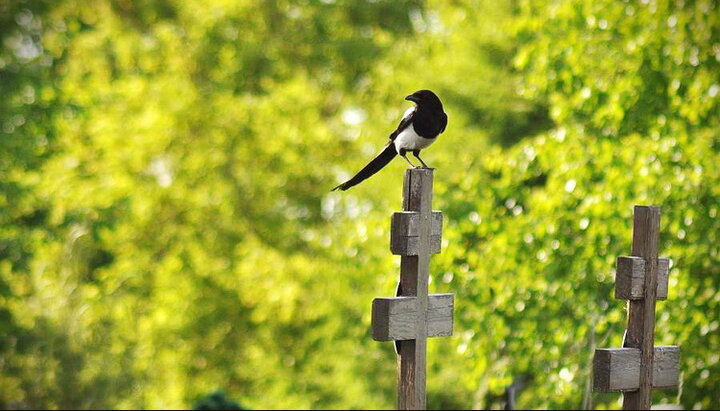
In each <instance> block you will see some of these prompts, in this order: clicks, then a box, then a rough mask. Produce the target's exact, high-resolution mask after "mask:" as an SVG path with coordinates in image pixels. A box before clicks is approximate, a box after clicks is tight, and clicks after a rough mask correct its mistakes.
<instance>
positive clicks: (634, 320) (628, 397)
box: [593, 206, 680, 410]
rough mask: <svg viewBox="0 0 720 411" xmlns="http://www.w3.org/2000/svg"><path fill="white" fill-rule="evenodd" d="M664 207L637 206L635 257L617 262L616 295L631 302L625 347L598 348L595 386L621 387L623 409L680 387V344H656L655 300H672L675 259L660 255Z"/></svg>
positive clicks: (639, 405) (640, 407)
mask: <svg viewBox="0 0 720 411" xmlns="http://www.w3.org/2000/svg"><path fill="white" fill-rule="evenodd" d="M659 239H660V207H657V206H635V214H634V219H633V245H632V256H631V257H620V258H618V261H617V274H616V281H615V297H616V298H619V299H626V300H628V326H627V330H626V332H625V338H624V339H623V347H622V348H598V349H596V350H595V357H594V358H593V371H594V378H593V389H594V390H595V391H622V392H623V409H625V410H649V409H650V406H651V400H652V389H654V388H656V389H662V388H676V387H677V386H678V379H679V363H680V348H679V347H677V346H659V347H655V346H654V344H655V305H656V300H658V299H665V298H667V290H668V272H669V265H670V262H669V260H668V259H667V258H658V243H659Z"/></svg>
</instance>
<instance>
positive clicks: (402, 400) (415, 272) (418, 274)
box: [398, 168, 433, 410]
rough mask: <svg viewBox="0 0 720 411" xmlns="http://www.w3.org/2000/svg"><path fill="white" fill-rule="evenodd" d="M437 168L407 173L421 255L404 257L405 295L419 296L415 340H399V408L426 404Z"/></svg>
mask: <svg viewBox="0 0 720 411" xmlns="http://www.w3.org/2000/svg"><path fill="white" fill-rule="evenodd" d="M432 187H433V169H430V168H412V169H408V170H407V171H406V172H405V184H404V186H403V210H404V211H415V212H417V213H418V215H419V219H418V235H417V237H418V245H417V255H410V256H408V255H403V256H401V259H400V288H401V290H402V296H414V297H417V298H416V300H415V301H416V304H415V305H416V313H417V315H416V318H417V320H416V322H415V339H413V340H408V341H402V342H401V343H399V351H400V356H399V359H398V361H399V362H400V364H399V367H398V369H399V372H398V409H403V410H404V409H425V407H426V395H425V390H426V343H427V327H428V321H427V320H428V318H427V315H428V276H429V273H430V237H431V221H430V220H431V212H432V194H433V192H432Z"/></svg>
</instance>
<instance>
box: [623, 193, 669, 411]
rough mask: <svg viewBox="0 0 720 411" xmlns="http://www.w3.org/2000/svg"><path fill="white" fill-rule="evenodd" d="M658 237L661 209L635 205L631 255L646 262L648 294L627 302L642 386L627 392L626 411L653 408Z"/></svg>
mask: <svg viewBox="0 0 720 411" xmlns="http://www.w3.org/2000/svg"><path fill="white" fill-rule="evenodd" d="M659 238H660V207H657V206H635V214H634V218H633V245H632V255H633V256H636V257H642V258H643V259H644V260H645V274H644V294H645V295H644V296H643V298H642V299H641V300H630V301H629V302H628V305H629V308H628V328H627V334H626V336H625V346H626V347H628V348H638V349H640V383H639V386H638V389H637V391H631V392H625V393H624V395H623V409H626V410H647V409H650V405H651V397H652V386H653V356H654V352H655V351H654V347H653V345H654V342H655V303H656V295H657V274H658V242H659Z"/></svg>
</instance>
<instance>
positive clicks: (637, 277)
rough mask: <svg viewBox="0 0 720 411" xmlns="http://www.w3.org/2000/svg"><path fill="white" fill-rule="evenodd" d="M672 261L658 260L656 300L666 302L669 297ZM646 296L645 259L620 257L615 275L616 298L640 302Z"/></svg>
mask: <svg viewBox="0 0 720 411" xmlns="http://www.w3.org/2000/svg"><path fill="white" fill-rule="evenodd" d="M669 270H670V260H669V259H667V258H658V279H657V295H656V299H658V300H665V299H667V295H668V273H669ZM644 294H645V259H644V258H642V257H635V256H630V257H618V259H617V272H616V274H615V298H617V299H620V300H640V299H642V298H643V297H644Z"/></svg>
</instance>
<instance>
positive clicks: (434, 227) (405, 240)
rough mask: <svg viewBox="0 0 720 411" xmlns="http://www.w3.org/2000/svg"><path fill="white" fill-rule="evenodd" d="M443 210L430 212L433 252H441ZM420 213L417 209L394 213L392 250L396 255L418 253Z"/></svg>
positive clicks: (431, 251) (391, 235) (391, 236)
mask: <svg viewBox="0 0 720 411" xmlns="http://www.w3.org/2000/svg"><path fill="white" fill-rule="evenodd" d="M442 218H443V216H442V212H440V211H433V212H432V213H431V214H430V239H429V240H430V244H429V251H430V253H431V254H437V253H439V252H440V245H441V239H442ZM420 223H421V219H420V213H419V212H417V211H402V212H398V213H394V214H393V215H392V220H391V230H390V251H391V252H392V253H393V254H395V255H405V256H410V255H418V252H419V251H420Z"/></svg>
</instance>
